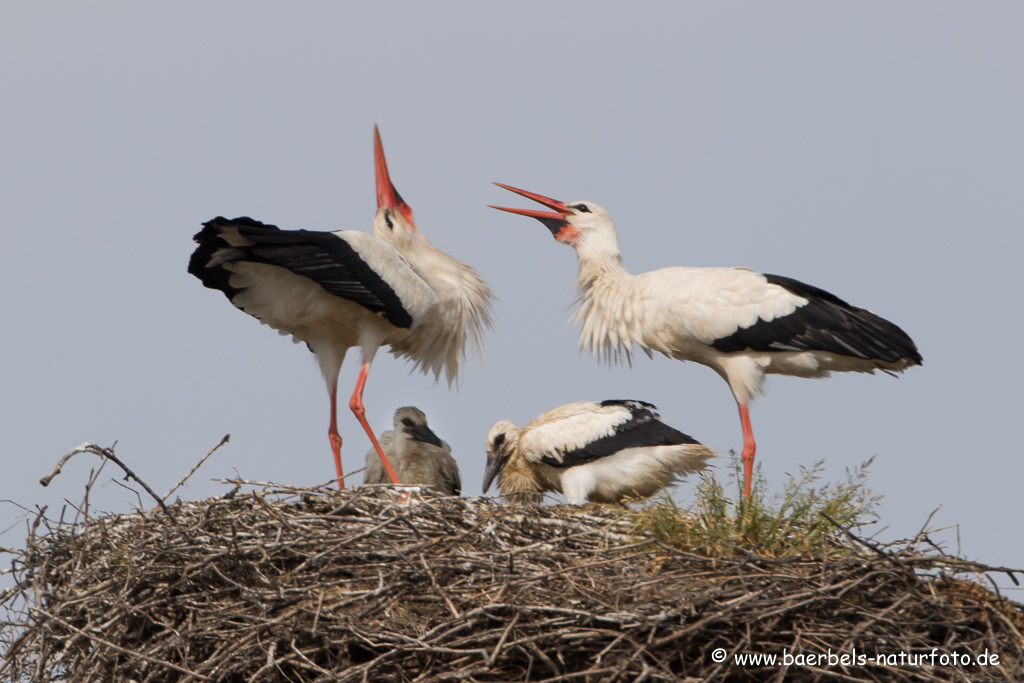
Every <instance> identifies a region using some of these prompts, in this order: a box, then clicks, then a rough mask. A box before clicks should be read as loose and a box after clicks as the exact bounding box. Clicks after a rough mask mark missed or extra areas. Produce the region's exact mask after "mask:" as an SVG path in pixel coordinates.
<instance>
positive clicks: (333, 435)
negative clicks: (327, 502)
mask: <svg viewBox="0 0 1024 683" xmlns="http://www.w3.org/2000/svg"><path fill="white" fill-rule="evenodd" d="M327 436H328V437H329V438H330V440H331V451H332V452H333V453H334V468H335V469H336V470H337V471H338V488H339V489H343V488H345V476H344V475H343V474H342V473H341V434H338V385H337V383H335V384H333V385H332V386H331V426H330V428H329V429H328V430H327Z"/></svg>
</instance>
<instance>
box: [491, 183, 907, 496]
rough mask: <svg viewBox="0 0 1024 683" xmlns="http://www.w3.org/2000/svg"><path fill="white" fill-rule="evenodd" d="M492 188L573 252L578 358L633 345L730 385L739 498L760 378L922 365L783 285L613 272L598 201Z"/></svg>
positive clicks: (870, 323) (878, 327) (858, 314)
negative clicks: (526, 205)
mask: <svg viewBox="0 0 1024 683" xmlns="http://www.w3.org/2000/svg"><path fill="white" fill-rule="evenodd" d="M495 184H496V185H498V186H499V187H503V188H505V189H506V190H510V191H512V192H515V193H516V194H519V195H521V196H523V197H526V198H528V199H532V200H534V201H536V202H538V203H540V204H542V205H544V206H545V207H547V208H548V209H550V210H549V211H540V210H535V209H517V208H510V207H504V206H493V207H492V208H495V209H500V210H501V211H508V212H510V213H515V214H519V215H521V216H529V217H531V218H536V219H537V220H539V221H540V222H541V223H543V224H544V225H545V226H546V227H547V228H548V230H550V231H551V234H552V235H554V237H555V239H556V240H558V241H559V242H561V243H563V244H568V245H569V246H571V247H573V248H574V249H575V250H576V255H577V257H578V258H579V277H578V279H577V281H576V287H577V289H578V290H579V294H580V301H581V303H580V307H579V310H578V311H577V313H576V316H575V320H576V321H578V322H579V321H582V325H581V328H580V343H579V346H580V349H581V350H582V349H584V348H589V349H590V350H591V351H592V352H593V353H595V354H596V355H597V356H598V359H601V358H606V359H608V360H609V361H612V360H615V361H619V360H622V359H626V360H627V361H628V360H631V353H632V348H633V346H634V345H636V346H638V347H640V348H641V349H642V350H643V351H644V352H645V353H647V354H648V355H649V356H650V355H652V354H653V352H659V353H662V354H664V355H666V356H669V357H671V358H675V359H677V360H682V361H694V362H696V363H701V364H702V365H707V366H708V367H710V368H711V369H713V370H714V371H715V372H717V373H718V374H719V375H721V377H722V378H723V379H725V381H726V382H728V383H729V388H730V389H732V393H733V396H734V397H735V399H736V403H737V405H738V406H739V413H740V425H741V427H742V430H743V451H742V453H741V458H742V461H743V479H744V485H743V487H744V495H749V493H750V484H751V479H752V476H753V467H754V453H755V451H756V444H755V442H754V433H753V429H752V428H751V426H750V413H749V409H748V404H749V403H750V401H751V400H752V399H753V398H755V397H757V396H758V395H760V393H761V388H762V385H763V383H764V376H765V375H766V374H783V375H793V376H796V377H826V376H828V375H829V373H831V372H851V371H852V372H867V373H873V372H874V371H875V370H882V371H883V372H888V373H894V372H901V371H903V370H905V369H906V368H908V367H910V366H912V365H920V364H921V362H922V358H921V354H920V353H918V350H917V346H915V344H914V342H913V340H911V338H910V337H909V336H908V335H907V334H906V333H905V332H904V331H903V330H901V329H900V328H899V327H897V326H896V325H894V324H893V323H891V322H889V321H888V320H885V319H883V318H880V317H879V316H877V315H875V314H874V313H871V312H870V311H866V310H864V309H862V308H857V307H855V306H851V305H850V304H848V303H846V302H845V301H843V300H842V299H840V298H839V297H837V296H835V295H833V294H830V293H828V292H826V291H825V290H822V289H818V288H817V287H813V286H811V285H807V284H804V283H802V282H798V281H797V280H794V279H792V278H788V277H782V276H779V275H764V274H762V273H757V272H754V271H752V270H748V269H746V268H688V267H681V266H676V267H670V268H662V269H660V270H653V271H650V272H647V273H642V274H640V275H632V274H630V273H629V272H628V271H627V270H626V269H625V268H624V267H623V266H622V255H621V252H620V251H619V241H618V235H617V233H616V229H615V223H614V222H612V219H611V217H610V216H609V215H608V212H607V211H605V210H604V209H602V208H601V207H600V206H598V205H597V204H594V203H592V202H588V201H577V202H568V203H567V202H562V201H559V200H557V199H551V198H550V197H545V196H543V195H539V194H535V193H533V192H527V191H526V190H520V189H517V188H515V187H511V186H509V185H502V184H501V183H495Z"/></svg>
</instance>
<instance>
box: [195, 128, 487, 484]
mask: <svg viewBox="0 0 1024 683" xmlns="http://www.w3.org/2000/svg"><path fill="white" fill-rule="evenodd" d="M374 153H375V165H376V179H377V183H376V184H377V213H376V215H375V216H374V219H373V228H372V229H373V234H372V235H370V234H367V233H365V232H362V231H359V230H339V231H336V232H317V231H312V230H281V229H280V228H278V227H277V226H274V225H268V224H264V223H261V222H259V221H256V220H253V219H251V218H248V217H241V218H235V219H231V220H229V219H226V218H223V217H217V218H214V219H213V220H211V221H208V222H207V223H204V224H203V229H202V230H201V231H200V232H199V233H197V234H196V235H195V238H194V239H195V241H196V243H197V244H198V246H197V247H196V249H195V251H194V252H193V254H192V258H191V260H190V261H189V267H188V271H189V273H191V274H193V275H195V276H196V277H198V278H199V279H200V280H201V281H202V283H203V285H205V286H206V287H209V288H211V289H216V290H219V291H221V292H223V293H224V295H225V296H226V297H227V298H228V300H229V301H230V302H231V303H232V304H233V305H234V306H235V307H237V308H239V309H240V310H242V311H244V312H246V313H248V314H249V315H251V316H253V317H254V318H256V319H257V320H259V321H260V322H261V323H263V324H264V325H268V326H270V327H272V328H274V329H276V330H278V332H280V333H281V334H285V335H291V336H292V338H293V339H294V340H295V341H296V342H300V341H301V342H305V344H306V346H307V347H309V349H310V350H311V351H312V352H313V353H314V354H315V355H316V358H317V361H318V362H319V364H320V371H321V372H322V374H323V376H324V380H325V381H326V383H327V393H328V394H329V396H330V401H331V408H330V410H331V420H330V426H329V427H328V436H329V439H330V443H331V451H332V455H333V457H334V464H335V469H336V471H337V478H338V486H339V487H344V475H343V471H342V465H341V445H342V439H341V435H340V434H339V433H338V423H337V390H338V374H339V372H340V370H341V365H342V362H343V361H344V360H345V354H346V353H347V352H348V350H349V349H350V348H352V347H358V348H359V350H360V352H361V356H362V358H361V365H360V369H359V376H358V378H357V380H356V385H355V389H354V390H353V392H352V398H351V399H350V400H349V407H350V408H351V410H352V412H353V413H354V414H355V417H356V419H357V420H358V421H359V424H360V425H362V427H363V430H364V431H365V432H366V435H367V436H368V437H369V439H370V442H371V443H372V444H373V447H374V449H375V450H376V451H377V453H378V454H379V456H380V458H381V462H382V464H383V465H384V467H385V469H386V470H387V472H388V476H389V477H390V478H391V480H392V481H393V482H394V483H398V478H397V477H396V476H395V473H394V471H393V469H392V468H391V465H390V464H389V463H388V461H387V456H386V455H385V454H384V451H383V450H382V449H381V446H380V444H379V443H378V442H377V437H376V436H375V435H374V433H373V430H371V429H370V426H369V424H368V422H367V420H366V410H365V407H364V405H363V389H364V387H365V385H366V380H367V377H368V375H369V373H370V366H371V365H372V363H373V359H374V356H375V355H376V353H377V350H378V349H379V348H380V347H381V346H389V347H390V349H391V352H392V353H393V354H395V355H396V356H400V357H407V358H410V359H411V360H413V361H414V362H415V364H416V368H418V369H421V370H422V371H423V372H425V373H427V372H432V373H433V374H434V376H435V378H438V379H439V378H440V376H441V373H442V371H443V372H444V373H445V376H446V378H447V380H448V383H449V385H450V384H451V383H452V382H453V381H455V380H456V378H457V377H458V371H459V363H460V361H461V360H462V359H464V358H465V356H466V353H467V348H472V349H473V351H474V353H479V351H480V350H481V344H482V336H483V332H484V330H485V329H488V328H490V325H491V313H490V306H491V303H490V302H491V300H492V298H493V295H492V294H491V291H490V289H489V288H488V287H487V285H486V284H485V283H484V282H483V280H481V279H480V277H479V276H478V275H477V274H476V273H475V272H474V271H473V269H472V268H470V267H469V266H467V265H465V264H463V263H460V262H459V261H457V260H455V259H454V258H452V257H451V256H448V255H447V254H445V253H444V252H442V251H440V250H439V249H437V248H436V247H434V245H432V244H431V243H430V241H429V240H428V239H427V238H426V237H425V236H424V235H423V234H422V233H420V232H419V231H418V230H417V229H416V224H415V222H414V220H413V217H412V209H411V208H410V207H409V205H408V204H407V203H405V201H403V200H402V198H401V196H400V195H399V194H398V191H397V190H396V189H395V187H394V185H393V184H392V182H391V178H390V177H389V175H388V171H387V164H386V161H385V159H384V149H383V147H382V145H381V142H380V135H379V133H378V131H377V129H376V127H374Z"/></svg>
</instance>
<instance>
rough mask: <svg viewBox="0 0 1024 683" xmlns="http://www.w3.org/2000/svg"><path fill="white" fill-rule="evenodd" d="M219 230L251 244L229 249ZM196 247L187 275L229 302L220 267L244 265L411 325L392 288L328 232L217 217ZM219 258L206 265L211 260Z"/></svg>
mask: <svg viewBox="0 0 1024 683" xmlns="http://www.w3.org/2000/svg"><path fill="white" fill-rule="evenodd" d="M224 228H236V229H237V230H238V232H239V234H240V235H242V236H243V237H245V238H246V239H247V240H249V241H250V242H252V243H253V244H252V246H245V247H230V246H229V245H228V244H227V243H226V242H225V241H224V239H223V238H222V237H221V233H222V231H223V229H224ZM193 239H194V240H195V241H196V242H197V243H198V245H199V246H198V247H197V248H196V250H195V251H194V252H193V254H192V258H191V260H190V261H189V267H188V272H189V273H191V274H193V275H195V276H196V277H198V278H199V279H200V280H202V282H203V285H205V286H206V287H209V288H211V289H217V290H220V291H222V292H224V294H225V295H226V296H227V297H228V299H233V298H234V296H235V295H236V294H237V293H238V290H237V289H235V288H233V287H231V285H230V282H229V281H230V277H231V273H230V271H228V270H227V269H225V268H223V267H221V263H224V262H232V261H249V262H253V263H266V264H269V265H273V266H278V267H280V268H285V269H286V270H289V271H291V272H293V273H295V274H296V275H301V276H302V277H306V278H309V279H310V280H312V281H314V282H316V283H317V284H318V285H320V286H321V287H323V288H324V290H325V291H327V292H328V293H330V294H333V295H334V296H337V297H340V298H342V299H346V300H348V301H351V302H353V303H356V304H359V305H360V306H362V307H363V308H366V309H367V310H369V311H372V312H373V313H377V314H380V315H381V316H383V317H384V318H385V319H386V320H387V321H388V322H390V323H391V324H392V325H395V326H396V327H403V328H408V327H411V326H412V322H413V321H412V316H411V315H410V313H409V312H408V311H407V310H406V309H405V307H404V306H403V305H402V300H401V299H400V298H399V296H398V294H397V293H396V292H395V290H394V289H393V288H392V287H391V285H389V284H388V283H387V282H386V281H385V280H384V279H383V278H382V277H381V276H380V275H379V274H378V273H377V272H376V271H375V270H374V269H373V268H372V267H370V265H369V264H368V263H366V261H364V260H363V259H362V258H361V257H360V255H359V253H358V252H357V251H356V250H355V249H353V248H352V246H351V245H350V244H349V243H348V242H346V241H345V240H344V239H341V238H339V237H338V236H337V235H334V234H332V233H329V232H315V231H312V230H281V229H280V228H278V227H277V226H276V225H269V224H264V223H261V222H259V221H256V220H253V219H252V218H248V217H244V216H243V217H241V218H235V219H232V220H228V219H226V218H223V217H221V216H218V217H217V218H214V219H213V220H211V221H208V222H206V223H204V224H203V229H202V230H201V231H200V232H198V233H196V235H195V237H194V238H193ZM215 256H216V257H218V258H219V259H220V261H219V262H217V263H215V264H213V265H211V261H214V260H216V259H215Z"/></svg>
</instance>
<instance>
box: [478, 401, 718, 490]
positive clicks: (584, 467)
mask: <svg viewBox="0 0 1024 683" xmlns="http://www.w3.org/2000/svg"><path fill="white" fill-rule="evenodd" d="M655 411H656V408H655V407H654V406H653V405H651V404H650V403H645V402H643V401H620V400H611V401H601V402H599V403H598V402H594V401H580V402H578V403H569V404H566V405H564V406H559V407H557V408H552V409H551V410H547V411H545V412H543V413H541V414H540V415H538V416H537V417H536V418H534V419H533V420H531V421H530V422H528V423H527V424H526V426H525V427H523V428H522V429H520V428H519V427H518V426H517V425H515V424H513V423H512V422H509V421H508V420H502V421H501V422H498V423H497V424H496V425H494V426H493V427H491V430H490V432H488V434H487V469H486V471H485V473H484V485H483V490H484V492H485V493H486V492H487V489H489V488H490V486H491V483H492V482H493V481H494V479H495V478H497V479H498V488H499V489H500V490H501V494H502V496H504V497H505V498H506V499H508V500H510V501H512V502H539V501H540V499H541V498H542V494H543V493H544V492H545V491H557V492H559V493H562V494H563V495H564V496H565V501H566V502H567V503H569V504H570V505H582V504H583V503H585V502H587V501H592V502H596V503H617V502H620V501H622V500H624V499H626V498H642V497H647V496H651V495H654V494H655V493H657V492H658V491H659V490H661V489H663V488H665V487H667V486H671V485H672V484H674V483H675V482H676V481H678V479H679V478H680V477H682V476H684V475H686V474H692V473H694V472H699V471H701V470H703V469H705V468H706V467H707V461H708V459H709V458H711V457H712V456H713V455H714V451H712V450H711V449H710V448H707V447H705V446H703V445H701V444H700V443H699V442H697V441H696V440H695V439H693V438H692V437H690V436H687V435H686V434H683V433H682V432H680V431H679V430H677V429H674V428H672V427H670V426H669V425H667V424H665V423H664V422H662V420H661V416H659V415H658V413H657V412H655Z"/></svg>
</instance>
